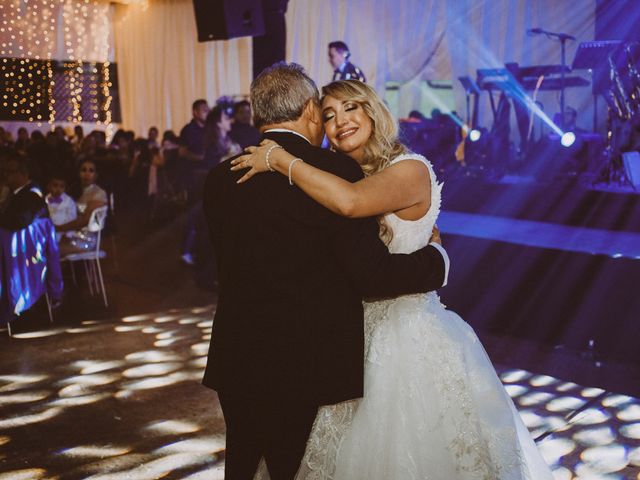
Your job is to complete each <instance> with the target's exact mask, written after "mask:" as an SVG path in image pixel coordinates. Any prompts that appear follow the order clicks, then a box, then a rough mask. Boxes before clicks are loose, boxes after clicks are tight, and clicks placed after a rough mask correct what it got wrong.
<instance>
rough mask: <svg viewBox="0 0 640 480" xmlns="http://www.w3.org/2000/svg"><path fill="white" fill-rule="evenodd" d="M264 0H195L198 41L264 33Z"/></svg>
mask: <svg viewBox="0 0 640 480" xmlns="http://www.w3.org/2000/svg"><path fill="white" fill-rule="evenodd" d="M262 3H263V2H262V0H215V1H212V0H193V7H194V11H195V15H196V27H197V29H198V41H199V42H208V41H210V40H228V39H230V38H236V37H248V36H256V35H264V33H265V24H264V14H263V6H262Z"/></svg>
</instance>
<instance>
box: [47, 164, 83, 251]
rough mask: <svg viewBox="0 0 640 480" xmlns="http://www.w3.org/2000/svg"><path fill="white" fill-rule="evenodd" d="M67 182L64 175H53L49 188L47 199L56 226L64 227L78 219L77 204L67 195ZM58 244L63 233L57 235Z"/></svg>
mask: <svg viewBox="0 0 640 480" xmlns="http://www.w3.org/2000/svg"><path fill="white" fill-rule="evenodd" d="M66 188H67V182H66V180H65V178H64V175H61V174H60V173H57V172H56V173H53V174H52V175H51V180H49V185H48V186H47V191H48V195H47V197H46V201H47V206H48V207H49V215H50V216H51V221H52V222H53V224H54V225H56V226H58V225H64V224H65V223H69V222H71V221H73V220H75V219H76V218H77V217H78V211H77V208H78V207H77V206H76V202H74V201H73V198H71V197H70V196H69V195H67V193H66V191H65V190H66ZM56 237H57V239H58V242H60V239H61V238H62V233H61V232H58V233H57V234H56Z"/></svg>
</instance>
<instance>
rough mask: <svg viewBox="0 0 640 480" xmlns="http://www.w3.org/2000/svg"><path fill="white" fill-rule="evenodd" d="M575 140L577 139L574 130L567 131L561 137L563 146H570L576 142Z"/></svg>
mask: <svg viewBox="0 0 640 480" xmlns="http://www.w3.org/2000/svg"><path fill="white" fill-rule="evenodd" d="M575 141H576V134H575V133H573V132H565V133H564V134H563V135H562V137H561V139H560V143H561V144H562V146H563V147H570V146H571V145H573V144H574V142H575Z"/></svg>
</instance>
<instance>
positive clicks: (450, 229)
mask: <svg viewBox="0 0 640 480" xmlns="http://www.w3.org/2000/svg"><path fill="white" fill-rule="evenodd" d="M438 226H439V227H440V229H441V230H442V232H443V233H451V234H454V235H464V236H466V237H472V238H482V239H487V240H496V241H500V242H507V243H514V244H516V245H526V246H530V247H537V248H550V249H555V250H562V251H564V252H578V253H588V254H591V255H607V256H609V257H612V258H630V259H635V260H639V259H640V233H635V232H616V231H611V230H605V229H598V228H586V227H575V226H570V225H558V224H553V223H547V222H538V221H533V220H520V219H515V218H504V217H497V216H492V215H481V214H476V213H463V212H449V211H443V212H442V213H441V214H440V217H439V218H438Z"/></svg>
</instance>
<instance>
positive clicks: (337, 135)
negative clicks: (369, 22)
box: [232, 80, 553, 480]
mask: <svg viewBox="0 0 640 480" xmlns="http://www.w3.org/2000/svg"><path fill="white" fill-rule="evenodd" d="M322 93H323V101H322V114H323V122H324V127H325V132H326V135H327V138H328V139H329V141H330V143H331V146H332V148H334V149H336V150H339V151H341V152H344V153H346V154H348V155H350V156H351V157H352V158H354V159H355V160H356V161H357V162H358V163H359V164H360V166H361V167H362V170H363V171H364V173H365V175H366V177H365V178H364V179H363V180H361V181H359V182H356V183H353V184H352V183H349V182H347V181H345V180H342V179H340V178H338V177H336V176H333V175H331V174H329V173H327V172H324V171H322V170H320V169H317V168H315V167H312V166H311V165H308V164H306V163H304V159H296V158H295V157H293V156H292V155H291V154H289V153H287V152H286V151H285V150H283V149H282V148H279V145H278V144H277V143H275V142H273V141H271V140H265V141H263V142H262V143H261V145H260V147H249V148H248V149H247V152H249V153H248V154H246V155H243V156H241V157H239V158H237V159H236V160H234V161H233V162H232V165H233V167H232V169H235V170H239V169H244V168H249V170H248V171H247V173H246V174H245V175H244V176H243V177H242V178H241V180H240V182H244V181H247V180H248V179H250V178H251V177H252V176H254V175H256V174H258V173H260V172H266V171H268V170H269V167H270V168H271V169H273V170H276V171H277V172H280V173H281V174H284V175H287V176H289V179H290V181H292V182H293V183H294V184H295V185H296V186H297V187H299V188H301V189H302V190H303V191H304V192H305V193H307V194H308V195H309V196H311V197H312V198H313V199H314V200H316V201H318V202H319V203H321V204H322V205H324V206H325V207H327V208H329V209H330V210H332V211H334V212H336V213H338V214H340V215H343V216H348V217H366V216H373V215H377V216H379V217H378V218H379V223H380V235H381V237H382V238H383V240H385V242H386V243H387V246H388V248H389V250H390V251H391V252H393V253H410V252H413V251H415V250H417V249H418V248H420V247H422V246H424V245H426V244H427V243H428V242H429V238H430V237H431V232H432V229H433V227H434V226H435V222H436V220H437V218H438V214H439V211H440V199H441V189H442V184H439V183H437V181H436V177H435V174H434V171H433V168H432V166H431V164H430V163H429V161H428V160H427V159H425V158H424V157H422V156H421V155H417V154H415V153H411V152H409V151H407V150H406V148H405V147H404V146H403V145H402V144H401V143H399V141H398V140H397V127H396V124H395V121H394V120H393V117H392V116H391V113H390V112H389V110H388V109H387V108H386V106H385V105H384V103H383V102H382V101H381V99H380V98H379V97H378V95H377V94H376V92H375V91H374V90H373V89H372V88H371V87H369V86H367V85H366V84H364V83H361V82H358V81H353V80H347V81H338V82H333V83H331V84H329V85H327V86H325V87H324V88H323V89H322ZM267 160H268V162H267ZM365 360H366V361H365V378H364V396H363V398H362V399H358V400H351V401H348V402H343V403H340V404H337V405H331V406H324V407H321V408H320V410H319V411H318V415H317V417H316V420H315V423H314V426H313V430H312V433H311V435H310V437H309V440H308V442H307V448H306V452H305V456H304V458H303V461H302V464H301V467H300V470H299V471H298V474H297V477H296V478H297V479H305V480H306V479H309V480H310V479H334V480H357V479H362V480H365V479H367V480H371V479H380V480H383V479H385V480H387V479H397V480H404V479H434V480H453V479H460V480H479V479H482V480H512V479H513V480H521V479H529V480H546V479H549V480H551V479H553V475H552V473H551V471H550V469H549V467H548V466H547V465H546V464H545V462H544V460H543V459H542V457H541V456H540V454H539V452H538V450H537V448H536V446H535V444H534V442H533V440H532V438H531V436H530V435H529V432H528V431H527V429H526V427H525V426H524V424H523V423H522V421H521V419H520V417H519V416H518V413H517V411H516V409H515V407H514V405H513V403H512V401H511V399H510V397H509V396H508V395H507V393H506V391H505V389H504V387H503V386H502V384H501V382H500V379H499V378H498V376H497V375H496V373H495V370H494V368H493V366H492V364H491V361H490V360H489V358H488V357H487V355H486V353H485V351H484V349H483V347H482V345H481V344H480V342H479V340H478V338H477V336H476V335H475V333H474V332H473V330H472V328H471V327H470V326H469V325H468V324H467V323H465V322H464V321H463V320H462V319H461V318H460V317H459V316H458V315H456V314H455V313H453V312H451V311H449V310H447V309H446V308H445V307H444V306H443V305H442V304H441V303H440V301H439V298H438V296H437V295H436V294H435V293H434V292H431V293H427V294H419V295H407V296H401V297H398V298H392V299H380V300H371V301H367V302H365ZM257 478H268V474H267V473H266V469H265V468H264V464H262V466H261V468H260V469H259V471H258V474H257Z"/></svg>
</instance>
